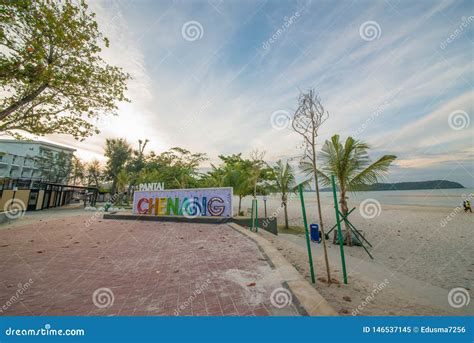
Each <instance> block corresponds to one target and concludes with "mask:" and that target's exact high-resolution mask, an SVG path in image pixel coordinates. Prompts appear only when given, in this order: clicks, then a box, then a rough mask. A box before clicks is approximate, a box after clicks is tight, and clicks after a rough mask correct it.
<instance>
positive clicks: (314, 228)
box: [309, 224, 319, 243]
mask: <svg viewBox="0 0 474 343" xmlns="http://www.w3.org/2000/svg"><path fill="white" fill-rule="evenodd" d="M309 229H310V232H311V240H312V241H313V242H318V243H319V225H318V224H311V225H310V226H309Z"/></svg>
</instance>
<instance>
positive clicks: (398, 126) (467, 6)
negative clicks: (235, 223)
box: [47, 0, 474, 187]
mask: <svg viewBox="0 0 474 343" xmlns="http://www.w3.org/2000/svg"><path fill="white" fill-rule="evenodd" d="M89 5H90V9H91V10H92V11H94V12H95V13H96V14H97V21H98V24H99V28H100V30H102V31H103V32H104V34H105V35H106V36H107V37H108V38H109V39H110V42H111V44H110V48H108V49H105V50H104V51H103V57H104V59H105V60H106V61H107V62H108V63H110V64H113V65H118V66H121V67H123V69H124V70H125V71H127V72H128V73H130V74H131V76H132V78H133V79H132V80H130V81H129V83H128V91H127V96H128V97H129V98H130V100H131V102H130V103H121V104H119V110H118V116H117V117H105V118H101V119H100V120H98V121H97V125H98V126H99V128H100V129H101V134H100V135H97V136H93V137H90V138H88V139H87V140H85V141H84V142H77V141H74V140H73V139H72V138H69V137H66V136H58V135H54V136H49V137H47V140H49V141H52V142H56V143H60V144H66V145H69V146H73V147H75V148H76V149H77V150H78V151H77V155H78V156H79V157H81V158H82V159H84V160H91V159H93V158H98V159H99V160H100V161H105V159H104V157H103V146H104V142H105V138H108V137H124V138H126V139H127V140H128V141H129V142H130V143H132V144H133V145H134V146H137V145H138V143H137V142H138V139H144V138H148V139H149V140H150V143H149V145H148V149H147V150H148V151H150V150H153V151H155V152H157V153H159V152H162V151H165V150H167V149H169V148H171V147H174V146H180V147H184V148H186V149H188V150H190V151H193V152H205V153H207V155H208V157H209V161H208V162H206V163H204V164H203V166H202V167H203V168H206V167H208V166H209V165H210V163H217V162H218V155H220V154H234V153H239V152H242V153H243V154H244V156H248V155H249V154H250V152H251V151H252V150H254V149H260V150H264V151H266V155H265V159H266V160H267V161H268V162H270V163H272V162H275V161H277V160H278V159H284V160H287V159H291V160H292V161H296V160H295V159H294V158H295V157H297V156H300V155H301V149H300V148H299V146H300V144H301V137H300V136H298V134H296V133H295V132H293V131H292V129H291V125H290V121H289V120H288V118H289V117H290V116H291V115H292V114H293V113H294V111H295V109H296V106H297V98H298V95H299V93H300V92H301V91H305V90H307V89H309V88H314V89H315V90H316V92H317V93H318V94H319V96H320V98H321V101H322V103H323V105H324V107H325V108H326V110H327V111H328V112H329V119H328V120H327V121H326V122H325V123H324V125H323V126H322V127H321V129H320V136H319V146H321V145H322V144H323V143H324V141H325V140H326V139H328V138H329V137H331V136H332V135H333V134H336V133H338V134H340V135H341V136H342V137H343V138H345V137H347V136H353V137H356V138H358V139H361V140H364V141H366V142H367V143H369V144H370V146H371V148H372V149H371V151H370V156H371V158H372V159H376V158H378V157H380V156H382V155H384V154H395V155H397V160H396V161H395V163H394V165H393V167H391V168H390V175H389V177H388V178H387V181H389V182H402V181H421V180H433V179H446V180H450V181H457V182H460V183H462V184H464V185H465V186H468V187H474V129H473V128H474V124H473V120H474V118H473V113H474V111H473V110H474V87H473V85H474V78H473V67H474V62H473V61H474V59H473V57H474V45H473V42H474V3H473V2H472V1H405V0H402V1H392V0H385V1H357V2H355V1H314V0H313V1H310V0H305V1H277V0H275V1H257V0H255V1H245V0H243V1H242V0H239V1H237V0H234V1H229V0H207V1H156V0H155V1H151V0H150V1H146V0H135V1H124V0H122V1H89ZM295 163H296V162H295Z"/></svg>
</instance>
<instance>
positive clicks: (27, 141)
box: [0, 139, 76, 151]
mask: <svg viewBox="0 0 474 343" xmlns="http://www.w3.org/2000/svg"><path fill="white" fill-rule="evenodd" d="M1 143H15V144H18V143H20V144H40V145H46V146H50V147H53V148H57V149H63V150H69V151H76V149H74V148H70V147H68V146H64V145H59V144H54V143H49V142H44V141H37V140H17V139H0V144H1Z"/></svg>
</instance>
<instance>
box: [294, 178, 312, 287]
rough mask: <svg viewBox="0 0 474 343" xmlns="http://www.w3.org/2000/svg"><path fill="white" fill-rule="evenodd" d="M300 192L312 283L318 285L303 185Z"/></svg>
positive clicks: (299, 187)
mask: <svg viewBox="0 0 474 343" xmlns="http://www.w3.org/2000/svg"><path fill="white" fill-rule="evenodd" d="M298 192H299V193H300V201H301V211H302V212H303V222H304V232H305V235H306V248H307V249H308V258H309V270H310V271H311V281H312V282H313V283H316V278H315V277H314V267H313V255H312V254H311V243H310V241H309V232H308V221H307V220H306V210H305V208H304V198H303V186H302V185H301V184H299V185H298Z"/></svg>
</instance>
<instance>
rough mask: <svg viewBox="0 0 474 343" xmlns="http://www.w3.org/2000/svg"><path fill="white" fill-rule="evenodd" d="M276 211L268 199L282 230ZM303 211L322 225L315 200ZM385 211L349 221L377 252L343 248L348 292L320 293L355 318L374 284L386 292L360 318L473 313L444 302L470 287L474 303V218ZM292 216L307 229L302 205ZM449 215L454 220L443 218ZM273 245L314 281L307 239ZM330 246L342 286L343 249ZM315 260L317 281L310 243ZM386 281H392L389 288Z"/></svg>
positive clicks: (444, 211) (317, 250)
mask: <svg viewBox="0 0 474 343" xmlns="http://www.w3.org/2000/svg"><path fill="white" fill-rule="evenodd" d="M350 205H353V206H354V204H350ZM357 205H358V204H357ZM249 206H250V198H248V199H244V202H243V208H247V207H249ZM279 206H280V202H279V200H278V199H277V198H276V197H270V198H269V200H268V201H267V212H268V215H271V214H272V213H273V212H276V213H277V216H276V217H277V220H278V224H279V225H282V224H283V223H284V216H283V210H278V208H279ZM332 206H333V205H332V204H325V206H323V215H324V217H323V219H324V220H325V227H326V228H327V229H329V228H330V227H332V226H333V225H334V224H335V215H334V208H333V207H332ZM306 207H307V214H308V216H309V222H310V223H311V222H313V223H315V222H318V221H317V220H316V218H317V209H316V204H315V202H311V201H309V202H307V203H306ZM380 208H381V210H380V213H379V215H378V216H376V217H375V218H372V219H365V218H364V217H362V215H361V213H360V212H359V207H358V208H357V209H356V210H355V211H354V212H353V214H351V216H350V218H351V222H352V223H353V224H354V225H355V226H356V227H357V228H358V229H359V230H363V231H364V234H365V236H366V238H367V239H368V240H369V241H370V242H371V243H372V245H373V248H370V249H369V251H370V252H371V253H372V255H373V256H374V257H375V260H370V259H369V257H368V256H367V254H366V253H365V251H364V250H363V249H362V248H361V247H355V246H354V247H345V253H346V255H347V264H348V271H349V273H350V275H349V281H350V284H349V286H343V287H341V288H339V287H337V286H331V287H329V289H328V287H325V289H320V288H321V287H318V290H320V292H321V294H322V295H323V296H325V297H327V298H328V301H329V302H330V303H331V304H332V305H333V306H335V308H336V309H337V310H338V311H341V314H344V312H348V313H347V314H349V315H350V314H351V312H352V310H353V309H355V308H357V305H359V304H360V303H361V302H362V301H363V300H364V299H365V298H366V297H367V296H368V295H369V294H370V293H371V292H372V291H373V290H374V289H375V288H376V287H374V286H379V288H380V287H382V288H383V291H381V292H378V291H375V293H377V295H376V297H375V299H374V300H371V301H370V304H369V305H367V306H364V310H363V311H362V312H361V313H360V314H362V315H384V314H396V315H403V314H405V315H434V314H438V315H442V314H447V313H450V314H466V313H467V314H474V304H473V303H474V301H473V300H471V304H470V305H469V306H467V307H463V308H461V309H454V308H452V307H450V306H449V304H448V302H447V295H448V293H449V290H451V289H452V288H454V287H463V288H466V289H468V290H469V291H470V293H471V298H473V297H474V296H473V293H472V286H473V281H474V273H473V270H474V249H473V248H474V235H473V230H474V214H470V213H464V211H459V210H456V209H454V208H447V207H423V206H401V205H398V206H395V205H381V207H380ZM260 209H261V211H259V212H260V216H263V206H262V205H260ZM288 212H289V218H290V225H294V226H302V225H303V220H302V215H301V207H300V203H299V199H297V198H293V199H291V200H290V204H289V209H288ZM448 217H449V218H450V219H449V220H446V218H448ZM270 237H271V236H270ZM273 241H274V243H275V244H276V245H277V246H279V248H280V249H282V250H281V251H282V252H283V253H284V255H285V257H287V259H289V260H290V262H292V263H293V264H294V265H295V266H297V267H298V268H299V269H300V270H301V271H302V272H303V273H304V274H306V276H307V277H308V278H309V274H308V270H307V269H308V260H307V252H306V248H305V241H304V239H303V237H300V238H299V237H298V236H295V235H280V236H279V237H278V238H275V239H273ZM331 241H332V235H331ZM328 243H329V251H330V265H331V267H332V269H333V270H334V272H333V275H332V277H333V278H336V279H337V280H339V281H341V282H342V275H341V262H340V254H339V246H334V245H332V243H331V242H328ZM313 254H314V258H315V261H316V265H317V266H316V269H317V277H325V275H326V273H325V269H324V264H323V260H322V245H318V244H313ZM385 279H387V280H388V286H386V287H385V286H384V285H385V283H384V280H385ZM381 283H382V286H380V284H381ZM320 284H321V283H320ZM340 289H342V291H340ZM343 295H347V296H349V297H350V298H351V302H347V301H344V300H342V296H343Z"/></svg>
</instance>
